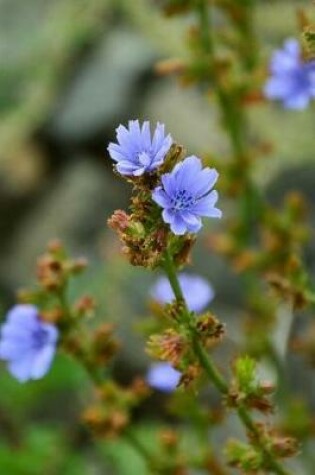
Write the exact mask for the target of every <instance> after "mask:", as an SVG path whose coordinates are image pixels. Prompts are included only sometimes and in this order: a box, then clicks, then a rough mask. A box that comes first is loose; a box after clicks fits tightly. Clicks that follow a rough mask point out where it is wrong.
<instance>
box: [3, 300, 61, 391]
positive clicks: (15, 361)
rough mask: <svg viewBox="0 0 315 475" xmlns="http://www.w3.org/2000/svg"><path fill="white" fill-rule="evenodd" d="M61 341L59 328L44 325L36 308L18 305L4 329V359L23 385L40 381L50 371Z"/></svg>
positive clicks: (7, 319)
mask: <svg viewBox="0 0 315 475" xmlns="http://www.w3.org/2000/svg"><path fill="white" fill-rule="evenodd" d="M57 339H58V330H57V328H56V327H55V326H54V325H52V324H50V323H45V322H43V321H42V320H41V319H40V317H39V314H38V310H37V308H36V307H35V306H33V305H26V304H25V305H15V306H14V307H13V308H12V309H11V310H10V311H9V312H8V314H7V318H6V323H4V324H3V325H2V326H1V338H0V359H2V360H5V361H6V362H7V365H8V370H9V372H10V373H11V374H12V375H13V376H14V377H15V378H16V379H17V380H18V381H20V382H21V383H23V382H25V381H28V380H30V379H40V378H42V377H43V376H44V375H45V374H46V373H47V372H48V370H49V368H50V365H51V363H52V360H53V357H54V355H55V351H56V343H57Z"/></svg>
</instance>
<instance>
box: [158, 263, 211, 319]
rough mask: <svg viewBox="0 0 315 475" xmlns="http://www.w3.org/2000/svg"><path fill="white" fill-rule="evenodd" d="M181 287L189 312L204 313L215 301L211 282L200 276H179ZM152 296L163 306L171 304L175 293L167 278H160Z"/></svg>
mask: <svg viewBox="0 0 315 475" xmlns="http://www.w3.org/2000/svg"><path fill="white" fill-rule="evenodd" d="M178 280H179V285H180V287H181V289H182V292H183V296H184V298H185V300H186V303H187V306H188V308H189V310H191V311H192V312H196V313H199V312H202V311H203V310H204V308H205V307H206V306H207V305H208V304H209V303H210V302H211V301H212V300H213V298H214V290H213V288H212V286H211V285H210V284H209V282H208V281H207V280H206V279H204V278H203V277H200V276H199V275H194V274H186V273H184V272H183V273H181V274H179V275H178ZM150 295H151V297H152V298H153V299H154V300H157V301H158V302H160V303H162V304H166V303H171V302H172V301H173V300H174V299H175V296H174V292H173V290H172V287H171V285H170V283H169V281H168V279H167V278H166V277H164V276H163V277H160V278H159V279H158V280H157V281H156V282H155V284H154V285H153V287H152V288H151V291H150Z"/></svg>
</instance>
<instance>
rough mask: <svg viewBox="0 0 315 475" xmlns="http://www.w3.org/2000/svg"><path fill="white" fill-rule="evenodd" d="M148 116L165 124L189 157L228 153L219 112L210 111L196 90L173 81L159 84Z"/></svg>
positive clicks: (150, 99) (152, 92)
mask: <svg viewBox="0 0 315 475" xmlns="http://www.w3.org/2000/svg"><path fill="white" fill-rule="evenodd" d="M210 105H211V104H210ZM144 116H145V117H146V118H149V119H150V120H152V121H153V122H156V121H160V122H163V123H165V124H166V126H167V130H169V131H170V132H171V134H172V137H173V138H174V140H176V141H177V142H179V143H182V144H183V145H184V146H185V148H186V149H187V150H188V153H191V154H198V153H202V152H204V151H207V152H208V153H209V149H210V151H211V150H215V151H217V152H219V153H224V152H226V150H227V141H226V136H225V133H224V131H222V129H221V128H220V123H219V117H218V112H217V110H216V108H215V107H214V106H212V107H209V103H208V102H207V101H205V100H204V96H203V94H201V93H200V92H199V91H198V90H196V89H195V88H188V87H187V88H182V87H180V86H179V85H178V84H177V83H176V82H175V81H174V80H172V79H170V80H163V81H161V82H159V83H157V84H156V85H155V86H153V87H151V89H150V92H149V93H148V96H147V100H146V103H145V105H144Z"/></svg>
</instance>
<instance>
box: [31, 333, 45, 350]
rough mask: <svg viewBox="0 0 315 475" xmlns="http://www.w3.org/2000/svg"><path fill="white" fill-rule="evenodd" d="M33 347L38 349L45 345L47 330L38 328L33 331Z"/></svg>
mask: <svg viewBox="0 0 315 475" xmlns="http://www.w3.org/2000/svg"><path fill="white" fill-rule="evenodd" d="M32 336H33V347H34V349H36V350H40V349H41V348H43V346H45V345H46V343H47V341H48V332H47V331H46V330H43V329H42V328H39V329H38V330H35V331H34V332H33V335H32Z"/></svg>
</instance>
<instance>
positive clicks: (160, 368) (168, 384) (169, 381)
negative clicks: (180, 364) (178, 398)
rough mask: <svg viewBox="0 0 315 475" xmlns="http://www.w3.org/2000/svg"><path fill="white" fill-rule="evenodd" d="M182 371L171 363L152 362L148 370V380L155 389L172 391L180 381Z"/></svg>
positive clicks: (165, 391) (166, 391)
mask: <svg viewBox="0 0 315 475" xmlns="http://www.w3.org/2000/svg"><path fill="white" fill-rule="evenodd" d="M180 377H181V373H180V372H179V371H177V370H176V369H174V368H173V366H171V365H170V364H169V363H155V364H152V365H151V366H150V368H149V370H148V373H147V376H146V381H147V383H148V384H149V386H151V387H152V388H154V389H158V390H159V391H162V392H164V393H171V392H173V391H174V390H175V389H176V386H177V385H178V383H179V380H180Z"/></svg>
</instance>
